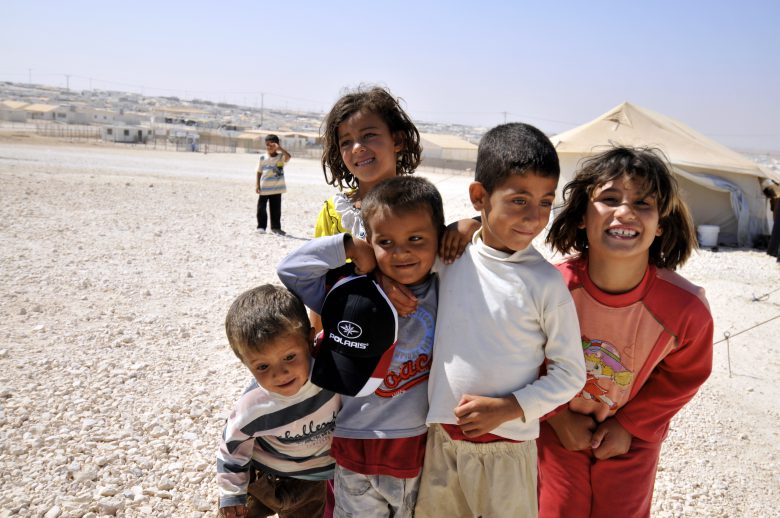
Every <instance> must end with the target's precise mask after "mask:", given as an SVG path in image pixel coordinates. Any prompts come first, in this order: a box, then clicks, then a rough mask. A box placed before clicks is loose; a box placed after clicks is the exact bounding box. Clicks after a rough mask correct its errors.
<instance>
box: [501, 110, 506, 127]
mask: <svg viewBox="0 0 780 518" xmlns="http://www.w3.org/2000/svg"><path fill="white" fill-rule="evenodd" d="M501 113H503V114H504V124H506V112H501Z"/></svg>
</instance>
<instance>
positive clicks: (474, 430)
mask: <svg viewBox="0 0 780 518" xmlns="http://www.w3.org/2000/svg"><path fill="white" fill-rule="evenodd" d="M455 417H457V418H458V420H457V421H456V424H457V425H458V426H460V429H461V431H462V432H463V435H465V436H466V437H478V436H480V435H484V434H486V433H490V432H492V431H493V430H495V429H496V428H498V427H499V426H500V425H501V424H503V423H505V422H507V421H509V420H512V419H517V418H518V417H519V418H521V419H523V418H524V417H525V414H523V409H522V408H521V407H520V403H518V402H517V398H515V396H513V395H509V396H504V397H487V396H472V395H470V394H465V395H464V396H463V397H461V398H460V402H458V406H456V407H455Z"/></svg>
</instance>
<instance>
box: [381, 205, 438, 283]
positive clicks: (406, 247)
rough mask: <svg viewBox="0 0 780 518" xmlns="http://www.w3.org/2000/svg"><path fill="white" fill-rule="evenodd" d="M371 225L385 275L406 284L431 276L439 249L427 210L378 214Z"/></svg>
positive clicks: (384, 211)
mask: <svg viewBox="0 0 780 518" xmlns="http://www.w3.org/2000/svg"><path fill="white" fill-rule="evenodd" d="M370 226H371V239H370V241H369V242H370V243H371V246H372V248H373V249H374V255H375V256H376V264H377V267H378V268H379V270H380V271H381V272H382V273H383V274H385V275H387V276H388V277H390V278H391V279H393V280H394V281H396V282H400V283H401V284H405V285H414V284H417V283H419V282H421V281H423V280H424V279H425V278H426V277H427V276H428V274H429V273H430V272H431V268H433V263H434V261H435V260H436V251H437V249H438V246H439V234H438V232H437V229H436V227H435V226H434V224H433V221H432V218H431V214H430V211H428V209H425V208H420V209H415V210H410V211H404V212H397V211H392V210H389V209H385V210H382V211H377V213H376V214H374V215H373V216H372V218H371V221H370Z"/></svg>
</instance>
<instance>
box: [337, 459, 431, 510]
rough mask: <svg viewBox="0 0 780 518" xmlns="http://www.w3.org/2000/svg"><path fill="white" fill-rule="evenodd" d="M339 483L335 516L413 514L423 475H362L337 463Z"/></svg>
mask: <svg viewBox="0 0 780 518" xmlns="http://www.w3.org/2000/svg"><path fill="white" fill-rule="evenodd" d="M335 484H336V488H335V493H336V509H335V510H334V512H333V518H363V517H368V516H370V517H371V518H381V517H390V516H392V517H393V518H411V517H412V515H413V513H414V504H415V503H416V502H417V491H418V489H419V487H420V476H419V475H418V476H416V477H414V478H395V477H391V476H389V475H361V474H360V473H355V472H354V471H350V470H348V469H346V468H343V467H341V466H338V465H337V466H336V476H335Z"/></svg>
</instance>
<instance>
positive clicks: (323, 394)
mask: <svg viewBox="0 0 780 518" xmlns="http://www.w3.org/2000/svg"><path fill="white" fill-rule="evenodd" d="M225 330H226V332H227V336H228V341H229V342H230V347H231V348H232V349H233V352H234V353H235V355H236V356H237V357H238V359H239V360H241V362H242V363H243V364H244V365H245V366H246V368H247V369H249V371H250V372H251V373H252V376H253V377H254V378H255V379H254V381H253V382H252V383H251V384H250V385H249V387H248V388H247V390H246V391H245V392H244V393H243V394H242V395H241V397H240V398H239V400H238V402H237V403H236V405H235V407H234V409H233V411H232V412H231V414H230V417H229V418H228V420H227V424H226V425H225V430H224V432H223V434H222V438H221V441H220V446H219V451H218V453H217V484H218V485H219V490H220V498H219V506H220V516H223V517H227V518H234V517H236V518H243V517H249V518H255V517H265V516H273V515H274V514H277V513H278V515H279V518H311V517H317V516H322V515H323V510H324V506H325V494H326V480H327V479H329V478H332V476H333V468H334V463H333V458H332V457H331V456H330V442H331V438H332V435H333V428H334V424H335V419H336V413H337V412H338V409H339V405H340V397H339V396H338V395H337V394H334V393H332V392H328V391H324V390H322V389H320V388H319V387H317V386H315V385H313V384H312V383H311V382H310V381H309V367H310V360H311V356H310V351H311V344H312V340H313V337H314V336H313V329H312V328H311V325H310V324H309V319H308V317H307V316H306V308H305V306H304V305H303V302H301V300H300V299H299V298H298V297H296V296H295V295H294V294H293V293H291V292H290V291H288V290H286V289H284V288H282V287H278V286H272V285H270V284H266V285H263V286H259V287H257V288H254V289H252V290H249V291H247V292H245V293H242V294H241V295H240V296H239V297H238V298H237V299H236V300H235V302H233V304H232V305H231V306H230V310H229V311H228V314H227V319H226V320H225ZM253 471H254V473H253ZM253 475H254V476H253ZM252 479H255V480H254V481H253V482H251V483H250V481H251V480H252ZM247 493H248V495H247Z"/></svg>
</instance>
